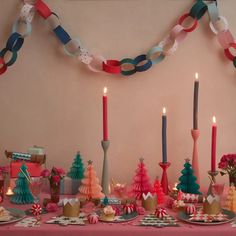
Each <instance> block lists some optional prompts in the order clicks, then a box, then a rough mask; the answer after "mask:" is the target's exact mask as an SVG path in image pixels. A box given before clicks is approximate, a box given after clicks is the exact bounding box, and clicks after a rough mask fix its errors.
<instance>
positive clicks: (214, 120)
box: [212, 116, 216, 124]
mask: <svg viewBox="0 0 236 236" xmlns="http://www.w3.org/2000/svg"><path fill="white" fill-rule="evenodd" d="M212 122H213V123H214V124H215V123H216V117H215V116H213V117H212Z"/></svg>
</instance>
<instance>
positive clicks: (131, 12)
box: [0, 0, 236, 184]
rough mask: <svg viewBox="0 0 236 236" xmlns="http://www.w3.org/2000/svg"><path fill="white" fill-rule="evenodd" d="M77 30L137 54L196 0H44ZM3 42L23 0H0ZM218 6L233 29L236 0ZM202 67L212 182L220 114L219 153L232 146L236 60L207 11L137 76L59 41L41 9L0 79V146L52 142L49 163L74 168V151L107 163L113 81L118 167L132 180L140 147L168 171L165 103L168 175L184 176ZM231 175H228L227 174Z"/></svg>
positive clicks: (103, 49)
mask: <svg viewBox="0 0 236 236" xmlns="http://www.w3.org/2000/svg"><path fill="white" fill-rule="evenodd" d="M46 2H47V3H48V4H49V5H50V6H51V8H52V9H53V10H54V11H55V12H57V13H58V14H59V15H60V17H61V21H62V22H63V26H64V27H65V29H67V30H68V32H69V33H70V34H71V35H72V36H78V35H79V36H80V38H81V39H82V41H83V42H84V45H85V46H86V47H87V48H89V49H91V51H92V52H96V53H99V54H102V55H104V56H106V57H107V58H117V59H120V58H124V57H135V56H137V55H139V54H141V53H143V52H146V51H147V50H148V49H149V48H150V47H151V46H152V45H154V44H155V43H157V42H159V41H161V40H162V39H163V38H164V36H165V35H166V34H167V33H168V31H169V30H170V29H171V27H172V26H173V24H174V23H175V22H176V20H177V18H178V16H180V15H181V14H183V13H185V12H187V11H188V10H189V9H190V7H191V6H192V4H193V2H194V1H192V0H191V1H190V0H181V1H177V0H120V1H118V0H117V1H116V0H86V1H85V0H60V1H59V0H46ZM0 4H1V5H0V42H1V48H3V47H4V44H5V42H6V40H7V38H8V35H9V34H10V32H11V26H12V24H13V22H14V20H15V19H16V17H17V16H18V14H19V11H20V9H21V6H22V5H21V1H20V0H1V2H0ZM219 8H220V12H221V14H222V15H224V16H226V18H227V19H228V21H229V24H230V28H231V29H232V32H233V33H234V34H235V35H236V16H235V11H234V10H235V8H236V1H234V0H224V1H223V0H221V1H219ZM196 71H197V72H199V75H200V95H199V96H200V100H199V127H200V131H201V135H200V139H199V162H200V173H201V177H202V182H203V183H204V184H207V183H208V178H207V174H206V171H207V170H209V168H210V146H211V119H212V115H215V116H216V117H217V124H218V140H217V159H218V160H219V159H220V157H221V156H222V154H224V153H230V152H235V151H236V150H235V134H236V125H235V124H236V110H235V108H236V92H235V91H236V78H235V75H236V74H235V68H234V67H233V65H232V63H229V62H228V60H226V59H225V57H224V55H223V53H222V50H221V48H220V46H219V45H218V42H217V40H216V38H215V36H214V35H213V33H212V32H211V31H210V29H209V26H208V17H207V15H205V16H204V18H203V19H202V20H201V22H200V27H199V28H198V29H197V30H196V31H195V32H193V33H192V34H189V35H188V37H187V39H186V40H185V42H184V43H183V44H182V45H181V46H180V47H179V49H178V51H177V52H176V53H175V54H174V55H173V56H170V57H168V58H167V59H166V60H165V61H164V62H162V63H161V64H159V65H156V66H154V67H153V68H152V69H151V70H149V71H147V72H145V73H138V74H135V75H134V76H132V77H130V78H124V77H117V76H110V75H106V74H94V73H92V72H90V71H88V70H87V69H86V68H85V67H84V65H82V64H81V63H80V62H78V61H77V60H76V59H72V58H70V57H68V56H66V55H65V54H64V53H63V50H62V47H61V45H60V43H59V42H58V41H57V39H56V38H55V37H54V35H53V34H52V33H51V32H49V27H48V25H47V24H46V22H44V20H43V19H41V18H40V17H39V16H36V17H35V20H34V22H33V32H32V34H31V35H30V36H29V37H28V38H27V39H26V41H25V44H24V46H23V48H22V49H21V50H20V53H19V58H18V60H17V62H16V63H15V65H14V66H12V68H9V70H8V71H7V73H5V74H4V75H3V76H1V79H0V104H1V105H0V107H1V116H0V153H2V155H1V163H7V161H6V159H5V157H4V155H3V152H4V150H5V149H8V150H16V151H22V152H24V151H26V150H27V149H28V147H30V146H32V145H34V144H37V145H41V146H44V147H45V148H46V153H47V155H48V159H47V163H48V166H49V167H51V166H52V165H56V166H61V167H64V168H66V169H68V168H69V167H70V165H71V162H72V160H73V157H74V155H75V153H76V151H77V150H80V151H81V153H82V155H83V158H84V160H85V161H87V160H89V159H92V160H93V161H94V165H95V167H96V169H97V172H98V175H99V177H100V176H101V168H102V155H103V154H102V149H101V146H100V141H101V138H102V106H101V96H102V89H103V87H104V86H107V87H108V89H109V136H110V140H111V145H110V149H109V161H110V173H111V176H112V177H114V178H115V179H117V180H120V181H122V182H129V181H130V180H131V178H132V176H133V173H134V169H135V168H136V166H137V161H138V158H139V157H141V156H143V157H144V158H145V162H146V165H147V167H148V170H149V174H150V177H151V178H152V179H153V178H154V177H155V176H156V175H161V171H160V168H159V166H158V162H159V161H160V160H161V110H162V107H163V105H165V106H166V107H167V111H168V159H169V161H171V163H172V165H171V168H170V169H169V179H170V181H171V182H172V183H173V182H175V181H176V180H177V178H178V177H179V175H180V172H179V171H180V170H181V169H182V165H183V162H184V159H185V158H187V157H191V155H192V139H191V134H190V130H191V128H192V96H193V81H194V73H195V72H196ZM221 180H222V181H224V180H225V181H226V180H227V179H226V178H224V179H223V178H221Z"/></svg>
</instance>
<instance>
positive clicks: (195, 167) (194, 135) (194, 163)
mask: <svg viewBox="0 0 236 236" xmlns="http://www.w3.org/2000/svg"><path fill="white" fill-rule="evenodd" d="M191 134H192V138H193V156H192V168H193V170H194V175H195V176H196V178H197V183H198V185H200V175H199V167H198V142H197V140H198V137H199V135H200V131H199V130H198V129H192V130H191Z"/></svg>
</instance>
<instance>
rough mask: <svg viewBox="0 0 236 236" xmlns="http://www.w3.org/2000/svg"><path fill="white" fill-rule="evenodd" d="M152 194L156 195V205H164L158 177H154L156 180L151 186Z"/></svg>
mask: <svg viewBox="0 0 236 236" xmlns="http://www.w3.org/2000/svg"><path fill="white" fill-rule="evenodd" d="M152 193H153V194H154V193H155V194H156V195H157V203H158V204H161V203H164V201H165V194H164V192H163V189H162V187H161V183H160V181H159V179H158V177H156V180H155V182H154V185H153V192H152Z"/></svg>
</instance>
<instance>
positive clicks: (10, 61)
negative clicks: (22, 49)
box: [0, 48, 17, 66]
mask: <svg viewBox="0 0 236 236" xmlns="http://www.w3.org/2000/svg"><path fill="white" fill-rule="evenodd" d="M8 51H9V52H11V51H10V50H8V49H7V48H3V49H2V51H1V52H0V57H1V58H3V59H4V56H5V55H6V53H7V52H8ZM11 53H12V54H11V58H10V59H9V61H8V62H6V65H7V66H12V65H13V64H14V63H15V62H16V59H17V52H16V51H12V52H11Z"/></svg>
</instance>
